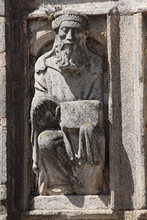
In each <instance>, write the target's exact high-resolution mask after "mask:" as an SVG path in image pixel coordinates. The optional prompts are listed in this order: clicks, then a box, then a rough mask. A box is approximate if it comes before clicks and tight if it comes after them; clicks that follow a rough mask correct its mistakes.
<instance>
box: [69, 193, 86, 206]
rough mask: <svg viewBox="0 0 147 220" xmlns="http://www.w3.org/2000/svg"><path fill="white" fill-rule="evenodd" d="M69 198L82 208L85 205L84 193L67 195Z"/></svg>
mask: <svg viewBox="0 0 147 220" xmlns="http://www.w3.org/2000/svg"><path fill="white" fill-rule="evenodd" d="M66 197H67V198H68V200H69V201H70V202H71V203H72V204H73V205H75V206H77V207H79V208H82V207H83V206H84V201H85V198H84V195H69V196H66Z"/></svg>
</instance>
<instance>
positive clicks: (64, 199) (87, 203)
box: [31, 195, 110, 212]
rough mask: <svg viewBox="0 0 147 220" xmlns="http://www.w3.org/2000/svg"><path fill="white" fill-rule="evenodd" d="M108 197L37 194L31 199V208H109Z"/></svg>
mask: <svg viewBox="0 0 147 220" xmlns="http://www.w3.org/2000/svg"><path fill="white" fill-rule="evenodd" d="M109 204H110V197H109V196H106V195H102V196H99V197H98V196H94V195H93V196H74V195H69V196H62V195H61V196H37V197H35V198H34V201H32V207H31V208H32V209H35V210H48V211H52V212H53V211H60V210H64V211H69V210H77V211H80V210H81V211H83V210H98V209H109Z"/></svg>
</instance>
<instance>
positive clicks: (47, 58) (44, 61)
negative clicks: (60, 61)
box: [35, 51, 54, 74]
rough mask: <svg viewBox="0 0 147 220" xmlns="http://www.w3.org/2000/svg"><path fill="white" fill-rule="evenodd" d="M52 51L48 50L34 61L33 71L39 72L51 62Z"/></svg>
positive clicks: (44, 69)
mask: <svg viewBox="0 0 147 220" xmlns="http://www.w3.org/2000/svg"><path fill="white" fill-rule="evenodd" d="M53 57H54V51H49V52H46V53H45V54H43V55H42V56H40V57H39V58H38V59H37V61H36V63H35V73H37V74H39V73H41V72H44V71H46V69H47V67H48V64H49V63H50V64H52V63H53Z"/></svg>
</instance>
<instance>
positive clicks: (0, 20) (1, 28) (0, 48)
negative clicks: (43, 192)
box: [0, 17, 6, 53]
mask: <svg viewBox="0 0 147 220" xmlns="http://www.w3.org/2000/svg"><path fill="white" fill-rule="evenodd" d="M0 33H1V40H0V53H2V52H4V51H5V49H6V45H5V18H4V17H0Z"/></svg>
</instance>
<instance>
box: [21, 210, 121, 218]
mask: <svg viewBox="0 0 147 220" xmlns="http://www.w3.org/2000/svg"><path fill="white" fill-rule="evenodd" d="M29 219H31V220H43V219H56V220H58V219H60V220H63V219H64V220H66V219H73V220H79V219H80V220H82V219H87V220H94V219H97V220H98V219H101V220H102V219H107V220H115V219H117V217H116V215H114V213H113V211H112V210H111V209H107V210H106V209H105V210H83V211H79V210H69V211H64V210H60V211H48V210H34V211H28V212H24V213H23V215H22V220H29Z"/></svg>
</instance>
